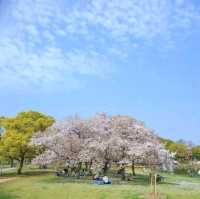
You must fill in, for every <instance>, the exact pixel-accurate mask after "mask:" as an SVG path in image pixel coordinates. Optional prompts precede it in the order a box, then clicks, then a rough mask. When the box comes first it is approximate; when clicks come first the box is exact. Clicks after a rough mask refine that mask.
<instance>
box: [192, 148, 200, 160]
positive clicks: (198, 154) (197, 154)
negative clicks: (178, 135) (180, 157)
mask: <svg viewBox="0 0 200 199" xmlns="http://www.w3.org/2000/svg"><path fill="white" fill-rule="evenodd" d="M192 157H193V158H194V159H197V160H200V145H198V146H195V147H193V148H192Z"/></svg>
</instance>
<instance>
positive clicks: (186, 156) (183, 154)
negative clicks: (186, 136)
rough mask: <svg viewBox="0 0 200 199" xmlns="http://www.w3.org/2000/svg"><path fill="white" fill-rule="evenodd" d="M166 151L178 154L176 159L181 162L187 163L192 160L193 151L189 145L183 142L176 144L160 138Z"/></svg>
mask: <svg viewBox="0 0 200 199" xmlns="http://www.w3.org/2000/svg"><path fill="white" fill-rule="evenodd" d="M160 140H161V142H162V143H163V144H164V145H165V147H166V149H167V150H169V151H170V152H174V153H176V155H175V158H176V159H177V160H179V161H186V160H190V159H191V158H192V151H191V149H190V148H189V147H188V145H187V144H185V143H183V142H180V141H178V142H174V141H172V140H169V139H164V138H160Z"/></svg>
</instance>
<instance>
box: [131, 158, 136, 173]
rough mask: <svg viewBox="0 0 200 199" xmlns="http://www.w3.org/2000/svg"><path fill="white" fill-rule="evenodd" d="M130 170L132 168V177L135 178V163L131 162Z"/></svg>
mask: <svg viewBox="0 0 200 199" xmlns="http://www.w3.org/2000/svg"><path fill="white" fill-rule="evenodd" d="M131 168H132V175H133V176H135V175H136V174H135V161H134V160H132V165H131Z"/></svg>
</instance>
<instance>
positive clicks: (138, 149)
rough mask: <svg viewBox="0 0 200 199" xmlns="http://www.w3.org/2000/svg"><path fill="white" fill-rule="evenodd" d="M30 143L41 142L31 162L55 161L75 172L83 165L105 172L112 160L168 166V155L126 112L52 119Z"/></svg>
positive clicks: (125, 164) (123, 169) (131, 163)
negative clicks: (125, 114) (40, 148)
mask: <svg viewBox="0 0 200 199" xmlns="http://www.w3.org/2000/svg"><path fill="white" fill-rule="evenodd" d="M32 144H35V145H40V146H43V148H44V153H43V154H41V155H40V156H38V157H37V158H36V159H35V160H34V161H33V162H34V163H37V164H52V163H57V164H59V165H62V167H67V169H70V170H71V171H73V172H75V173H77V174H78V173H79V172H80V170H81V169H82V167H83V165H84V169H85V171H87V172H88V173H90V174H91V173H92V171H93V172H97V171H99V172H102V173H103V174H104V175H105V174H106V173H107V172H108V170H109V168H110V167H111V166H112V164H116V165H118V166H119V167H120V170H121V175H122V179H125V168H126V166H127V165H132V172H133V175H134V174H135V169H134V165H135V163H140V164H145V165H147V164H148V165H151V166H152V165H159V166H161V165H162V166H163V165H164V164H166V165H165V166H164V167H165V168H166V169H168V167H167V166H168V165H169V162H170V156H169V153H168V151H166V150H165V149H164V146H163V145H162V144H160V142H159V139H158V138H157V136H156V135H155V134H154V133H153V132H152V131H151V130H149V129H148V128H146V127H145V126H144V124H143V123H142V122H139V121H137V120H136V119H134V118H131V117H129V116H120V115H118V116H112V117H111V116H108V115H107V114H105V113H101V114H96V115H95V116H93V117H91V118H88V119H82V118H80V117H78V116H74V117H69V118H66V119H65V120H64V121H62V122H56V123H55V124H54V125H53V126H52V127H50V128H48V129H47V130H46V131H45V132H42V133H40V132H39V133H38V134H37V135H35V136H34V137H33V139H32Z"/></svg>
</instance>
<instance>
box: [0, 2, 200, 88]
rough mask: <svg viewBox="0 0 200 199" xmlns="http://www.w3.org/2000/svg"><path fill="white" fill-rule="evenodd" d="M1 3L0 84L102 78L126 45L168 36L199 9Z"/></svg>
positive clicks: (182, 4)
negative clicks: (87, 77) (79, 76)
mask: <svg viewBox="0 0 200 199" xmlns="http://www.w3.org/2000/svg"><path fill="white" fill-rule="evenodd" d="M0 6H1V8H0V11H1V13H3V14H1V15H0V16H1V19H0V28H1V30H2V31H1V37H0V52H1V54H0V81H2V82H4V84H1V85H4V86H5V85H8V84H9V85H16V84H19V85H24V84H25V85H27V83H28V84H29V83H30V84H35V85H37V84H38V85H47V86H48V84H49V83H55V84H57V83H62V84H63V83H64V82H66V81H67V79H74V80H76V78H77V75H81V76H86V75H87V76H95V77H99V78H102V77H105V76H107V75H108V74H109V73H110V72H112V70H113V67H114V66H115V64H114V63H115V62H114V60H116V59H118V58H119V56H120V54H123V55H126V54H127V53H128V48H129V47H133V46H139V45H140V43H141V42H148V41H152V40H157V39H160V38H165V39H167V40H171V39H173V36H174V35H175V34H176V33H179V32H182V31H183V30H184V31H186V30H189V28H190V27H191V26H193V25H195V24H197V23H198V20H199V10H198V9H199V8H198V7H195V5H194V4H192V3H190V2H189V1H187V0H162V1H160V0H140V1H138V0H124V1H120V0H113V1H107V0H85V1H82V0H79V1H76V2H75V3H73V2H70V1H64V0H58V1H54V0H42V1H41V0H35V1H33V0H23V1H20V0H14V1H6V0H2V3H1V4H0ZM124 46H126V47H124ZM125 48H126V50H127V52H126V51H125V50H124V49H125ZM122 57H123V58H125V57H126V56H122Z"/></svg>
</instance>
